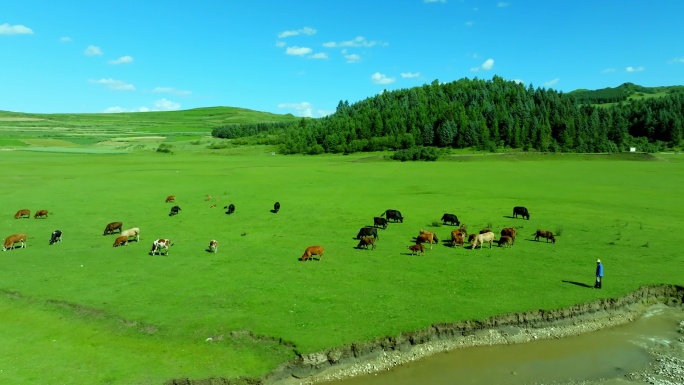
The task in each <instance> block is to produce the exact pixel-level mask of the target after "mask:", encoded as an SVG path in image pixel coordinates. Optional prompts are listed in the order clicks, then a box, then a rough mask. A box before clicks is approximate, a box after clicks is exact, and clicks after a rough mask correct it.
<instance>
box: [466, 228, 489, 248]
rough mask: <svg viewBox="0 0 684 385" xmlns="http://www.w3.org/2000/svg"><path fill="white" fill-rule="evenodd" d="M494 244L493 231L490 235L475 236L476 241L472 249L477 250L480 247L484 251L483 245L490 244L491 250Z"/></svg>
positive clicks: (472, 244)
mask: <svg viewBox="0 0 684 385" xmlns="http://www.w3.org/2000/svg"><path fill="white" fill-rule="evenodd" d="M492 242H494V233H492V232H491V231H490V232H488V233H483V234H477V235H476V236H475V240H474V241H473V242H472V243H471V247H470V248H471V249H473V250H474V249H475V248H476V247H477V246H480V249H482V245H484V244H485V243H489V248H490V249H491V248H492Z"/></svg>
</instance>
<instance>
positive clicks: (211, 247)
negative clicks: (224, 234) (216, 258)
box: [209, 239, 218, 253]
mask: <svg viewBox="0 0 684 385" xmlns="http://www.w3.org/2000/svg"><path fill="white" fill-rule="evenodd" d="M209 251H210V252H213V253H215V252H217V251H218V241H217V240H216V239H212V240H211V241H209Z"/></svg>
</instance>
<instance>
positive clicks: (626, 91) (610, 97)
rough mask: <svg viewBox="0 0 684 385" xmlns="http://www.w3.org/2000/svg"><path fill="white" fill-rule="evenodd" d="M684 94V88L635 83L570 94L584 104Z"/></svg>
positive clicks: (569, 93)
mask: <svg viewBox="0 0 684 385" xmlns="http://www.w3.org/2000/svg"><path fill="white" fill-rule="evenodd" d="M675 93H684V86H667V87H643V86H639V85H636V84H633V83H624V84H622V85H620V86H618V87H613V88H611V87H608V88H602V89H599V90H593V91H592V90H586V89H580V90H575V91H572V92H568V95H572V96H573V97H574V98H575V99H576V100H577V101H578V102H579V103H582V104H606V103H620V102H624V101H628V100H635V99H642V98H653V97H662V96H666V95H671V94H675Z"/></svg>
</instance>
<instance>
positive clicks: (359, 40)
mask: <svg viewBox="0 0 684 385" xmlns="http://www.w3.org/2000/svg"><path fill="white" fill-rule="evenodd" d="M376 45H387V43H383V42H381V41H377V40H371V41H368V40H366V38H365V37H363V36H357V37H355V38H354V39H353V40H347V41H340V42H335V41H329V42H327V43H323V47H327V48H336V47H373V46H376Z"/></svg>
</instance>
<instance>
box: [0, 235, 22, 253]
mask: <svg viewBox="0 0 684 385" xmlns="http://www.w3.org/2000/svg"><path fill="white" fill-rule="evenodd" d="M17 242H21V248H22V249H23V248H24V247H26V234H14V235H10V236H9V237H7V238H5V243H4V244H3V245H2V251H7V249H12V250H14V244H15V243H17Z"/></svg>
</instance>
